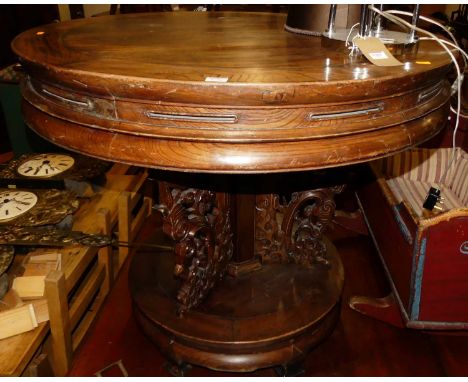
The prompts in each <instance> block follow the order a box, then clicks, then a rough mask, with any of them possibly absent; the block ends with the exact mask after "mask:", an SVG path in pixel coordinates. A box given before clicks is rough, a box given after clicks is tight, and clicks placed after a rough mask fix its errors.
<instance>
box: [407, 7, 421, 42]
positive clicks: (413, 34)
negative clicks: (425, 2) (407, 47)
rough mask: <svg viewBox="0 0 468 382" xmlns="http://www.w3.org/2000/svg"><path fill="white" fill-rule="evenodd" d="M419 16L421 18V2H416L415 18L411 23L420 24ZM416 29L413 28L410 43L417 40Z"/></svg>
mask: <svg viewBox="0 0 468 382" xmlns="http://www.w3.org/2000/svg"><path fill="white" fill-rule="evenodd" d="M418 18H419V4H416V5H415V6H414V9H413V19H412V20H411V24H412V25H413V26H417V24H418ZM416 39H417V37H416V31H415V30H414V29H411V32H410V34H409V38H408V41H409V43H413V42H416Z"/></svg>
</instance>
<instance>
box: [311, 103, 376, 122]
mask: <svg viewBox="0 0 468 382" xmlns="http://www.w3.org/2000/svg"><path fill="white" fill-rule="evenodd" d="M382 110H383V107H382V106H377V107H370V108H368V109H362V110H351V111H337V112H336V113H328V114H314V113H309V114H308V115H307V120H309V121H319V120H322V119H338V118H351V117H358V116H361V115H367V114H371V113H378V112H381V111H382Z"/></svg>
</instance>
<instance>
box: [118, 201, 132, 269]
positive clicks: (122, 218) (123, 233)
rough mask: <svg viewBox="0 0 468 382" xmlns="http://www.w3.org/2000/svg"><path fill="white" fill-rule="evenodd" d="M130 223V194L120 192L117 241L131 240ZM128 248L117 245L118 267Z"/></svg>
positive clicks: (127, 241) (126, 241)
mask: <svg viewBox="0 0 468 382" xmlns="http://www.w3.org/2000/svg"><path fill="white" fill-rule="evenodd" d="M131 224H132V209H131V194H130V193H129V192H122V193H121V194H120V197H119V241H120V242H123V243H130V241H131V227H132V226H131ZM128 252H129V249H128V248H127V247H125V246H121V247H119V263H118V269H120V267H121V266H122V264H123V263H124V261H125V259H126V258H127V255H128Z"/></svg>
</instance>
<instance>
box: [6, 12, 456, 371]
mask: <svg viewBox="0 0 468 382" xmlns="http://www.w3.org/2000/svg"><path fill="white" fill-rule="evenodd" d="M284 23H285V16H284V15H279V14H261V13H218V12H210V13H190V12H176V13H160V14H137V15H126V16H105V17H99V18H90V19H82V20H75V21H71V22H63V23H58V24H53V25H47V26H43V27H39V28H35V29H32V30H29V31H27V32H24V33H22V34H21V35H19V36H18V37H17V38H16V39H15V40H14V41H13V43H12V46H13V49H14V51H15V52H16V54H17V55H18V56H19V58H20V62H21V64H22V66H23V69H24V72H25V74H26V75H25V76H24V80H23V83H22V94H23V97H24V102H23V112H24V116H25V119H26V122H27V123H28V125H29V126H30V127H31V128H32V129H33V130H34V131H36V132H37V133H38V134H40V135H41V136H43V137H45V138H47V139H48V140H50V141H52V142H54V143H56V144H57V145H59V146H63V147H66V148H68V149H71V150H75V151H77V152H80V153H84V154H87V155H90V156H94V157H98V158H102V159H107V160H112V161H119V162H124V163H129V164H132V165H137V166H145V167H150V168H154V169H157V170H159V172H158V176H159V204H158V205H157V206H155V207H156V209H157V210H158V211H159V212H160V213H161V214H162V216H163V230H164V232H165V233H166V234H167V235H168V237H169V238H170V239H171V240H172V243H173V244H174V251H173V253H172V254H159V255H158V256H156V255H154V254H153V255H152V256H148V255H141V254H140V255H137V256H136V257H135V258H134V259H133V264H132V267H131V270H130V285H131V291H132V297H133V301H134V307H135V316H136V318H137V319H138V321H139V323H140V324H141V327H142V330H143V331H144V332H145V333H146V334H147V335H148V336H149V337H150V338H151V339H152V340H153V341H155V343H156V344H157V345H158V346H159V348H160V349H161V350H162V351H163V352H164V354H166V355H167V356H168V357H169V358H171V359H172V360H173V361H174V362H175V363H176V364H178V365H183V364H184V363H195V364H200V365H204V366H207V367H210V368H213V369H219V370H231V371H249V370H255V369H257V368H262V367H268V366H272V365H283V366H288V365H290V364H292V363H294V362H296V361H298V360H300V359H301V358H303V357H304V356H305V354H306V353H307V351H308V350H309V349H310V348H311V347H312V346H315V345H316V344H317V343H318V342H319V341H321V340H322V339H324V338H325V337H326V336H327V335H328V334H329V333H330V331H331V330H332V329H333V326H334V324H335V322H336V320H337V319H338V317H339V302H340V297H341V291H342V286H343V279H344V276H343V269H342V266H341V262H340V260H339V257H338V255H337V254H336V251H335V250H334V248H333V246H332V245H331V244H330V243H329V242H328V241H327V240H326V239H325V238H324V237H323V232H324V230H325V228H326V227H327V224H328V223H329V222H330V220H331V218H332V217H333V213H334V208H335V205H334V202H333V196H334V195H335V194H336V193H339V192H340V191H341V189H342V187H341V183H342V182H343V180H340V179H335V181H334V182H331V183H330V182H328V183H326V184H325V183H323V182H318V179H319V178H320V179H321V177H319V176H318V175H319V174H322V172H323V171H322V169H325V168H333V167H339V166H345V165H349V164H355V163H361V162H366V161H370V160H373V159H377V158H380V157H384V156H387V155H391V154H394V153H396V152H399V151H402V150H405V149H407V148H409V147H412V146H414V145H417V144H419V143H421V142H423V141H425V140H427V139H429V138H431V137H432V136H433V135H435V134H436V133H437V132H438V131H439V130H440V129H441V128H442V127H443V126H444V124H445V121H446V119H447V115H448V110H449V103H448V101H449V96H450V94H449V93H450V92H449V84H448V82H447V80H446V76H447V74H448V72H449V70H450V59H449V57H448V56H447V55H446V54H445V53H444V52H443V51H442V49H441V48H440V47H439V46H438V45H437V44H436V43H432V42H427V41H424V42H420V43H418V44H417V45H416V46H414V47H412V49H406V50H402V49H400V50H394V52H395V54H396V56H397V58H398V59H399V60H400V61H401V62H402V63H403V65H401V66H394V67H379V66H375V65H372V64H370V63H369V62H368V61H366V59H365V58H364V57H362V56H361V55H351V56H350V55H349V51H348V49H347V48H345V47H344V46H343V45H341V44H338V45H337V44H330V41H327V40H325V39H322V38H319V37H310V36H303V35H296V34H292V33H289V32H286V31H285V30H284ZM168 170H169V171H168ZM317 170H320V171H317ZM272 173H277V174H272Z"/></svg>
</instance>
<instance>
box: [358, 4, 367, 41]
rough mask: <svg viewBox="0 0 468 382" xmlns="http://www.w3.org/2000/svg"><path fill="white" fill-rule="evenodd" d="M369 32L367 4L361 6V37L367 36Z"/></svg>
mask: <svg viewBox="0 0 468 382" xmlns="http://www.w3.org/2000/svg"><path fill="white" fill-rule="evenodd" d="M366 31H367V4H362V5H361V19H360V21H359V35H361V36H365V35H366Z"/></svg>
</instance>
